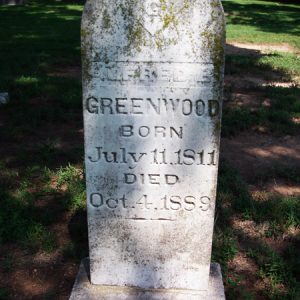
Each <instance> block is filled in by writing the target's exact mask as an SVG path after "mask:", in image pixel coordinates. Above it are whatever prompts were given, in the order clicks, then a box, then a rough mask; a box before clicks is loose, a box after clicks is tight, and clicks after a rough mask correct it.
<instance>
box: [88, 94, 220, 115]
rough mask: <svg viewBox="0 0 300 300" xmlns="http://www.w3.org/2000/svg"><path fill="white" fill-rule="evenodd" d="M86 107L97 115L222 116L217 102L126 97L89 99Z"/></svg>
mask: <svg viewBox="0 0 300 300" xmlns="http://www.w3.org/2000/svg"><path fill="white" fill-rule="evenodd" d="M85 107H86V109H87V111H88V112H89V113H90V114H96V115H105V114H108V115H146V114H153V113H154V114H156V115H163V114H170V113H172V114H175V113H180V114H182V115H183V116H191V115H195V116H197V117H201V116H205V115H208V116H210V117H216V116H219V114H220V104H219V102H218V101H217V100H208V101H204V100H202V99H188V98H187V99H172V98H155V99H153V98H138V97H136V98H124V97H116V98H109V97H99V98H96V97H89V98H87V99H86V100H85Z"/></svg>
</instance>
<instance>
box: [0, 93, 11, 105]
mask: <svg viewBox="0 0 300 300" xmlns="http://www.w3.org/2000/svg"><path fill="white" fill-rule="evenodd" d="M8 101H9V94H8V93H0V105H1V104H7V103H8Z"/></svg>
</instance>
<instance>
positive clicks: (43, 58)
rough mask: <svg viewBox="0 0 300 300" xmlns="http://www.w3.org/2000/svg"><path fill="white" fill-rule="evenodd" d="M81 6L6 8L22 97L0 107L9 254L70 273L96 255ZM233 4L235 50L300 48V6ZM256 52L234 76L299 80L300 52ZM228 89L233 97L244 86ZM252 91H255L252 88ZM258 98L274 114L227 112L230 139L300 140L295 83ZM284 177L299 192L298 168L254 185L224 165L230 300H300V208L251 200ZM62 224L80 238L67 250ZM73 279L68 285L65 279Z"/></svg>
mask: <svg viewBox="0 0 300 300" xmlns="http://www.w3.org/2000/svg"><path fill="white" fill-rule="evenodd" d="M78 3H80V1H76V2H75V1H74V2H73V1H54V0H48V1H46V0H42V1H33V0H28V1H27V2H26V5H25V6H16V7H6V6H1V7H0V26H1V28H2V30H1V31H0V65H1V68H0V91H9V93H10V99H11V101H10V103H9V104H8V105H6V106H1V107H0V118H1V122H0V138H1V143H3V145H4V146H3V147H2V148H1V149H0V151H1V152H0V153H1V161H0V205H1V210H0V245H1V246H3V247H8V248H9V247H12V248H9V249H15V248H16V249H18V251H20V250H22V251H25V252H26V253H27V255H32V256H34V255H35V254H37V253H39V254H40V253H48V255H50V254H53V253H57V252H59V253H61V257H60V259H61V261H63V265H65V264H66V263H67V262H69V261H71V262H72V264H74V261H75V262H76V263H78V262H79V260H80V258H82V257H85V256H87V241H86V239H87V233H86V230H87V228H86V226H87V222H86V216H85V184H84V181H85V178H84V172H83V166H82V162H83V146H82V145H83V139H82V134H81V129H82V107H81V82H80V77H77V76H73V71H72V70H73V69H74V68H75V69H76V68H80V48H79V47H80V17H81V11H82V5H81V4H78ZM223 5H224V8H225V11H226V13H227V14H228V16H227V23H228V27H227V35H228V39H229V41H237V42H253V43H264V44H265V43H269V44H276V43H288V44H289V45H291V46H293V47H294V48H295V49H296V50H297V51H298V50H299V49H300V39H299V34H300V6H299V5H295V4H288V3H287V4H284V3H283V2H273V1H258V0H232V1H223ZM249 54H250V55H248V56H242V55H232V56H229V57H227V65H226V75H232V76H240V74H246V75H251V76H253V77H255V78H263V79H268V78H269V76H270V74H275V75H276V78H277V79H278V80H281V81H282V82H290V81H293V80H294V78H295V77H296V76H300V62H299V57H298V56H297V55H296V54H292V53H279V52H274V53H271V54H268V55H251V54H253V53H251V51H250V53H249ZM75 72H76V71H75ZM70 73H71V76H70ZM77 75H78V74H77ZM227 89H228V90H227V92H228V94H229V95H230V94H232V93H233V91H236V89H237V88H236V87H235V86H231V87H227ZM243 91H244V92H245V93H249V91H253V87H252V88H250V89H246V88H244V90H243ZM255 92H257V93H258V94H259V97H261V99H262V101H263V99H269V100H270V104H271V105H270V106H269V107H263V106H262V105H260V106H259V107H257V108H255V109H253V107H237V106H234V105H233V106H226V107H225V109H224V118H223V129H222V130H223V133H222V134H223V136H227V137H233V138H234V136H235V135H238V134H241V133H242V134H247V132H249V131H251V130H256V128H257V127H259V126H262V127H264V128H266V129H267V134H272V135H273V134H276V135H280V136H282V135H286V134H288V135H297V134H298V133H299V124H298V123H295V122H293V118H299V117H300V102H299V101H300V89H299V86H297V85H296V83H295V86H293V87H276V86H268V87H263V86H260V87H256V88H255ZM2 124H4V125H2ZM274 178H275V179H283V180H285V181H286V182H288V183H291V184H299V183H300V173H299V171H298V170H297V169H293V168H283V167H281V166H280V165H278V166H277V165H274V166H273V168H270V169H268V170H265V172H262V173H256V174H255V175H254V176H253V178H252V180H251V182H250V181H249V182H245V181H244V180H243V179H242V178H241V176H240V175H239V174H238V172H237V171H236V170H235V169H233V168H232V167H230V166H229V165H227V164H226V162H225V163H224V162H222V163H221V170H220V174H219V182H218V197H217V198H218V201H217V211H216V228H215V236H214V247H213V260H215V261H217V262H220V263H221V264H222V270H223V275H224V281H225V284H226V293H227V298H228V299H246V300H247V299H248V300H251V299H256V297H257V296H258V295H259V296H261V297H263V299H280V300H282V299H283V300H284V299H293V300H296V299H299V298H300V296H299V285H298V282H299V279H300V274H299V270H300V259H299V255H298V251H299V247H300V243H299V240H300V239H299V235H293V234H292V233H293V232H297V230H298V229H299V227H300V223H299V222H300V206H299V203H300V199H299V197H297V196H288V197H286V196H274V195H271V194H268V193H264V194H263V195H261V196H260V197H254V196H253V195H252V194H251V193H250V192H249V184H251V185H258V186H260V187H263V186H264V185H265V184H266V183H267V182H269V181H270V180H271V179H274ZM234 218H236V219H238V220H239V221H241V222H253V224H254V226H255V228H264V229H263V230H262V231H261V232H260V234H261V235H260V237H259V238H256V239H255V238H252V237H251V236H248V235H247V232H246V231H243V230H241V229H238V228H236V227H234V226H233V222H234ZM57 225H60V226H62V227H59V228H65V229H66V231H67V232H68V234H69V235H68V237H67V238H65V236H64V237H63V242H62V241H61V240H62V237H61V236H60V234H61V232H60V230H58V229H56V226H57ZM66 227H67V228H66ZM257 230H258V229H257ZM279 241H281V244H283V247H282V249H279V250H278V249H277V248H276V247H274V246H273V245H274V243H275V244H276V243H279ZM0 250H1V249H0ZM17 253H19V252H17ZM241 254H243V255H244V256H245V257H247V259H249V260H251V262H252V263H253V264H255V266H256V267H257V268H258V271H257V274H256V277H255V278H254V279H253V280H261V282H263V283H264V284H265V286H264V290H263V292H262V293H260V292H259V291H257V290H256V289H255V286H251V284H252V283H251V282H250V281H249V279H248V278H247V274H243V273H241V272H237V271H235V270H234V269H233V268H232V261H234V259H235V258H236V257H237V256H238V255H241ZM16 259H17V257H15V256H14V253H12V254H10V253H8V254H7V253H6V255H5V256H3V257H2V258H1V261H0V270H1V272H3V274H5V278H8V277H9V276H10V274H13V270H15V269H16V268H18V265H17V264H16ZM61 261H60V264H61ZM55 270H56V269H55ZM1 272H0V273H1ZM53 272H54V273H55V274H54V276H56V275H57V274H56V272H55V271H53ZM62 274H63V277H61V278H65V277H64V276H65V274H66V272H65V270H63V272H62ZM0 276H1V274H0ZM13 280H14V279H12V281H13ZM63 280H65V279H63ZM247 280H248V281H247ZM69 281H70V282H71V281H72V283H73V281H74V278H71V279H70V280H69ZM59 285H60V284H59ZM57 286H58V284H57ZM56 288H57V287H56ZM69 288H70V287H69ZM64 289H65V288H64ZM66 289H67V290H68V288H66ZM11 290H13V289H11V288H10V286H8V287H2V286H0V299H9V297H10V295H11V293H10V291H11ZM21 292H22V291H19V293H20V295H21V296H20V297H21V298H22V296H23V298H24V299H25V298H26V296H24V295H23V294H21ZM57 293H58V292H57V291H56V289H55V291H54V292H53V291H50V292H47V293H46V294H45V295H42V296H41V298H43V297H44V298H49V299H56V298H57Z"/></svg>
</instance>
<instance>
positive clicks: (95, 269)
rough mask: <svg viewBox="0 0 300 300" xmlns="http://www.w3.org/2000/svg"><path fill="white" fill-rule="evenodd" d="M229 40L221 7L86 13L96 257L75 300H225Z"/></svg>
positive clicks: (136, 2) (89, 180) (206, 4)
mask: <svg viewBox="0 0 300 300" xmlns="http://www.w3.org/2000/svg"><path fill="white" fill-rule="evenodd" d="M224 32H225V22H224V13H223V9H222V6H221V3H220V1H219V0H146V1H145V0H144V1H142V0H116V1H109V0H103V1H100V0H90V1H88V2H87V4H86V5H85V10H84V13H83V18H82V32H81V35H82V57H83V107H84V128H85V129H84V133H85V166H86V184H87V210H88V228H89V251H90V257H89V261H87V260H86V261H85V262H83V263H82V265H81V268H80V271H79V275H78V278H77V281H76V283H75V286H74V288H73V293H72V295H71V299H187V297H191V298H192V299H212V300H214V299H224V290H223V284H222V278H221V273H220V269H219V266H218V265H214V264H212V265H211V246H212V236H213V225H214V211H215V198H216V186H217V171H218V158H219V141H220V120H221V109H222V86H223V68H224V43H225V33H224ZM87 266H89V268H88V267H87ZM88 277H89V279H90V281H89V279H88ZM108 287H109V289H108Z"/></svg>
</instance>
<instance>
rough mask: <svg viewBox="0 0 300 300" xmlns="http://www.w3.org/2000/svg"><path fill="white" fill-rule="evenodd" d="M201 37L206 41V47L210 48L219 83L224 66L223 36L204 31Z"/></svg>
mask: <svg viewBox="0 0 300 300" xmlns="http://www.w3.org/2000/svg"><path fill="white" fill-rule="evenodd" d="M201 36H202V37H203V38H204V39H205V43H206V46H207V47H208V50H209V53H210V55H211V60H212V62H213V65H214V74H215V77H216V80H217V81H219V80H220V78H221V74H222V72H223V70H222V68H223V65H224V43H223V36H221V35H220V33H213V32H210V31H204V32H202V33H201Z"/></svg>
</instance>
